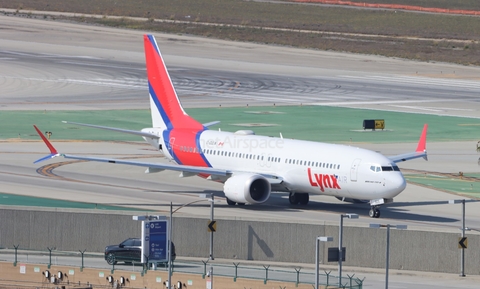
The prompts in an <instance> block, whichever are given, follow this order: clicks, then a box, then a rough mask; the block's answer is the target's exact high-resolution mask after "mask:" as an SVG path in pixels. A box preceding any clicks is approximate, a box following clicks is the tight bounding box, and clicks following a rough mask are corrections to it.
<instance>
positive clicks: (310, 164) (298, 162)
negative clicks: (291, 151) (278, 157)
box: [285, 159, 340, 170]
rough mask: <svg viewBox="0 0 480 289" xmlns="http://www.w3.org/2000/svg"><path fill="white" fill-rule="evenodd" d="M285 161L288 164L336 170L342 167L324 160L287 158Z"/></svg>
mask: <svg viewBox="0 0 480 289" xmlns="http://www.w3.org/2000/svg"><path fill="white" fill-rule="evenodd" d="M285 163H286V164H293V165H300V166H307V167H317V168H325V169H334V170H339V169H340V165H339V164H330V163H322V162H314V161H303V160H294V159H286V160H285Z"/></svg>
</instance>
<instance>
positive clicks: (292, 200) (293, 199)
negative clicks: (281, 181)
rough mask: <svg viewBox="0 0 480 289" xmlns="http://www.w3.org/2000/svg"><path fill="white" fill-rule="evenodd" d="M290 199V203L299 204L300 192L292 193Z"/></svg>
mask: <svg viewBox="0 0 480 289" xmlns="http://www.w3.org/2000/svg"><path fill="white" fill-rule="evenodd" d="M288 200H289V201H290V204H292V205H298V203H299V202H300V194H295V193H290V195H289V196H288Z"/></svg>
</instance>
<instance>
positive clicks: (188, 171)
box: [33, 125, 283, 185]
mask: <svg viewBox="0 0 480 289" xmlns="http://www.w3.org/2000/svg"><path fill="white" fill-rule="evenodd" d="M33 127H34V128H35V130H36V131H37V133H38V135H39V136H40V137H41V138H42V140H43V142H44V143H45V144H46V145H47V147H48V149H49V150H50V154H49V155H47V156H45V157H42V158H40V159H38V160H36V161H35V162H34V163H39V162H41V161H44V160H47V159H52V158H55V157H59V156H61V157H64V158H66V159H74V160H82V161H94V162H103V163H110V164H122V165H130V166H139V167H146V168H147V172H159V171H163V170H170V171H178V172H181V173H182V175H183V176H191V175H198V174H206V175H214V176H218V177H226V178H229V177H230V176H231V175H232V174H233V173H234V172H233V171H230V170H224V169H216V168H212V167H195V166H185V165H178V164H166V163H149V162H137V161H130V160H120V159H113V158H97V157H89V156H76V155H70V154H62V153H59V152H58V151H57V150H56V149H55V147H54V146H53V145H52V144H51V143H50V141H49V140H48V139H47V138H46V137H45V136H44V135H43V134H42V132H41V131H40V129H38V127H37V126H35V125H34V126H33ZM263 176H264V177H265V178H267V180H268V181H269V182H270V183H271V184H272V185H275V184H280V183H281V182H282V181H283V179H282V178H280V177H279V176H275V175H263Z"/></svg>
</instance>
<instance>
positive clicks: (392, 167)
mask: <svg viewBox="0 0 480 289" xmlns="http://www.w3.org/2000/svg"><path fill="white" fill-rule="evenodd" d="M162 143H163V146H164V147H167V148H169V149H164V150H163V152H164V153H165V155H166V156H167V157H168V158H170V159H172V160H175V158H173V157H172V150H171V148H172V146H170V143H169V142H168V141H167V142H164V141H162ZM177 143H178V141H177V142H175V143H174V144H175V145H177ZM196 143H197V144H198V145H197V147H194V148H190V147H181V148H180V149H181V150H182V152H184V153H191V154H203V158H204V159H205V160H206V161H207V162H208V164H209V165H210V166H211V167H213V168H217V169H225V170H229V171H234V172H245V173H256V174H261V175H267V176H268V175H272V176H277V177H279V178H280V179H281V180H283V182H282V186H283V187H284V188H285V191H290V192H298V193H309V194H323V195H329V196H335V197H339V198H351V199H359V200H374V199H381V198H385V199H391V198H393V197H395V196H396V195H398V194H399V193H401V192H402V191H403V190H404V189H405V186H406V182H405V179H404V177H403V175H402V173H401V172H400V171H399V169H398V167H397V166H396V164H395V163H393V162H392V161H391V160H389V159H388V158H387V157H385V156H383V155H381V154H379V153H376V152H374V151H370V150H366V149H361V148H357V147H352V146H347V145H337V144H328V143H319V142H311V141H302V140H293V139H285V138H276V137H267V136H257V135H253V134H248V131H239V132H237V133H230V132H221V131H212V130H205V131H203V132H201V134H200V135H199V136H198V137H197V141H196ZM198 146H199V147H198ZM157 147H158V146H157ZM178 149H179V148H178V147H177V148H176V150H178ZM184 159H185V158H184ZM183 164H184V165H192V164H189V163H183Z"/></svg>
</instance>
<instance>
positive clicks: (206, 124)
mask: <svg viewBox="0 0 480 289" xmlns="http://www.w3.org/2000/svg"><path fill="white" fill-rule="evenodd" d="M219 123H220V121H219V120H217V121H211V122H207V123H202V125H203V126H204V127H209V126H212V125H216V124H219Z"/></svg>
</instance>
